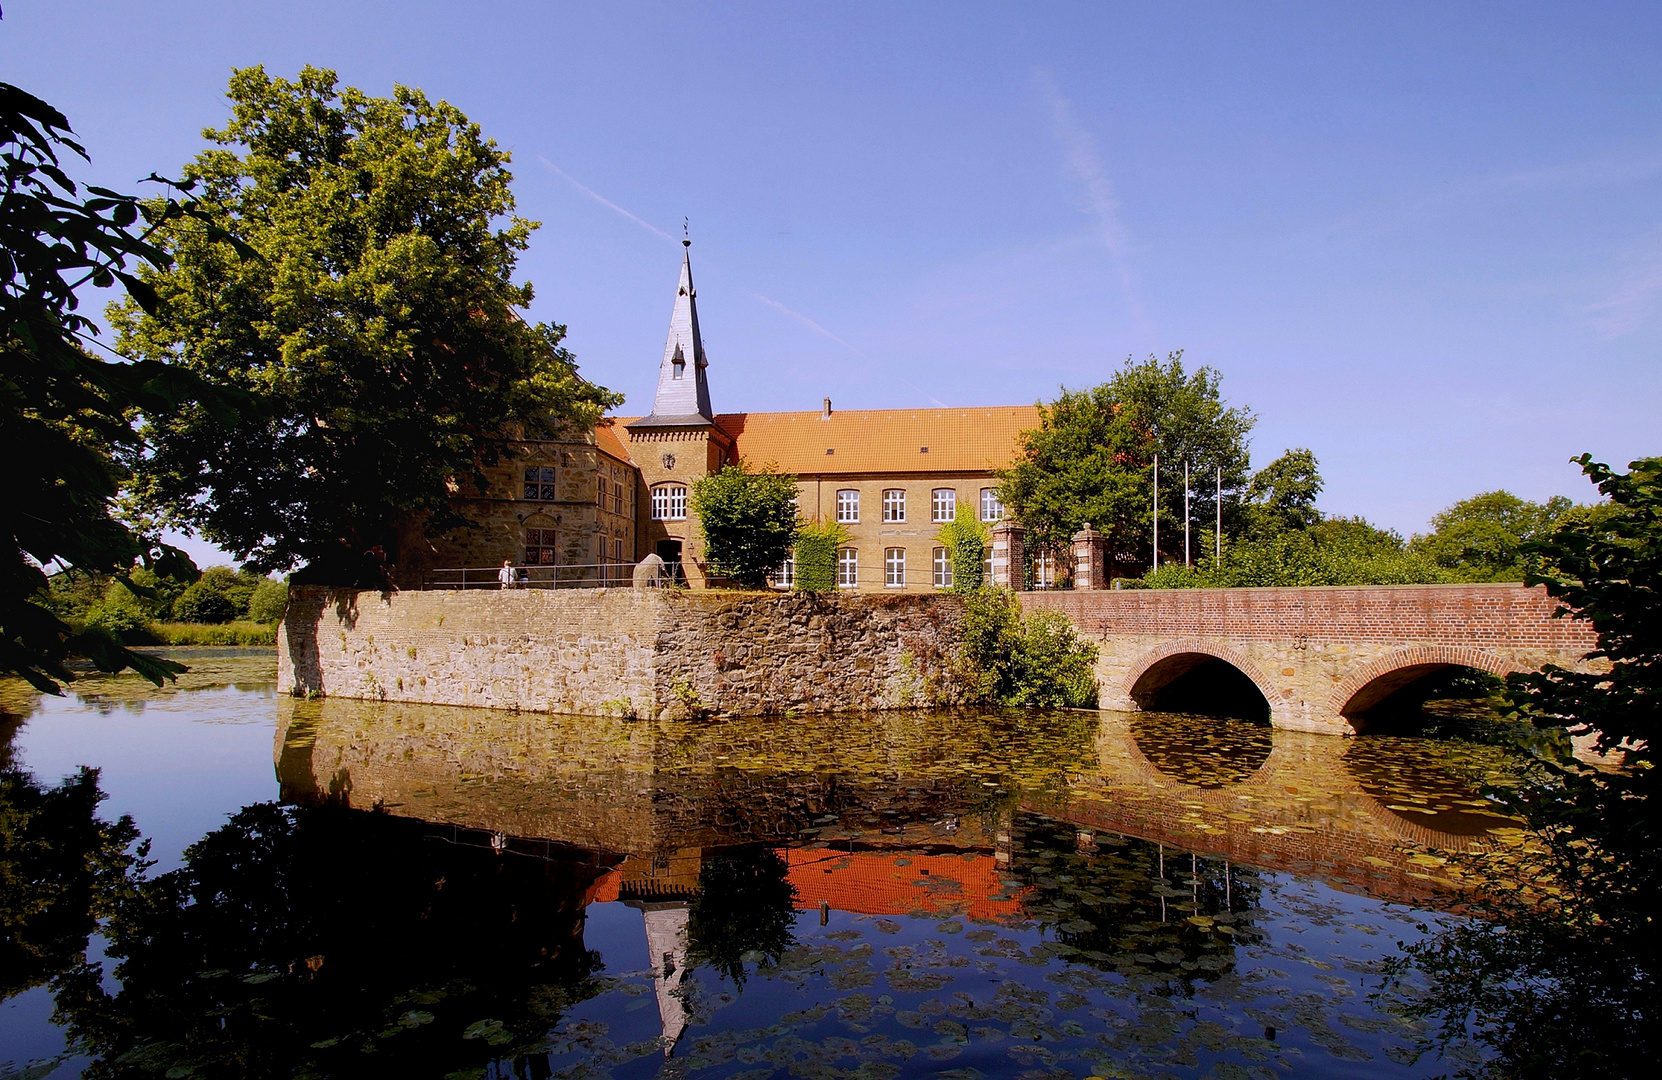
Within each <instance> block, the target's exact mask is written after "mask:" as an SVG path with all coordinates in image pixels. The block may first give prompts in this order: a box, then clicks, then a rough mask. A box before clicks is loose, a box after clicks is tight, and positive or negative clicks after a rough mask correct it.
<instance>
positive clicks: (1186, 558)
mask: <svg viewBox="0 0 1662 1080" xmlns="http://www.w3.org/2000/svg"><path fill="white" fill-rule="evenodd" d="M1183 565H1184V566H1188V565H1190V563H1189V463H1188V462H1187V461H1185V462H1184V463H1183Z"/></svg>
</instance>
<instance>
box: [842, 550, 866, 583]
mask: <svg viewBox="0 0 1662 1080" xmlns="http://www.w3.org/2000/svg"><path fill="white" fill-rule="evenodd" d="M858 584H860V557H859V554H858V553H857V552H855V550H854V549H853V548H839V549H838V550H837V585H838V587H840V588H844V589H852V588H854V586H856V585H858Z"/></svg>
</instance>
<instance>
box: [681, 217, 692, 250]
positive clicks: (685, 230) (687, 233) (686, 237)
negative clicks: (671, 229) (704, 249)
mask: <svg viewBox="0 0 1662 1080" xmlns="http://www.w3.org/2000/svg"><path fill="white" fill-rule="evenodd" d="M681 246H682V247H692V228H691V226H689V225H688V224H687V219H686V218H682V219H681Z"/></svg>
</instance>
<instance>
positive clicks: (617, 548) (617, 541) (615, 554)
mask: <svg viewBox="0 0 1662 1080" xmlns="http://www.w3.org/2000/svg"><path fill="white" fill-rule="evenodd" d="M612 561H613V562H617V563H623V562H627V561H628V560H627V559H625V558H624V557H623V537H621V536H617V537H613V538H612Z"/></svg>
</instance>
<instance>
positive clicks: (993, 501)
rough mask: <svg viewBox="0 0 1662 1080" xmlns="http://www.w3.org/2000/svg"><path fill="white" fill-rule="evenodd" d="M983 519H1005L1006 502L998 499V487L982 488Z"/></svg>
mask: <svg viewBox="0 0 1662 1080" xmlns="http://www.w3.org/2000/svg"><path fill="white" fill-rule="evenodd" d="M981 520H982V521H1003V520H1004V504H1003V503H1002V502H1000V501H999V499H998V489H997V488H982V489H981Z"/></svg>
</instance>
